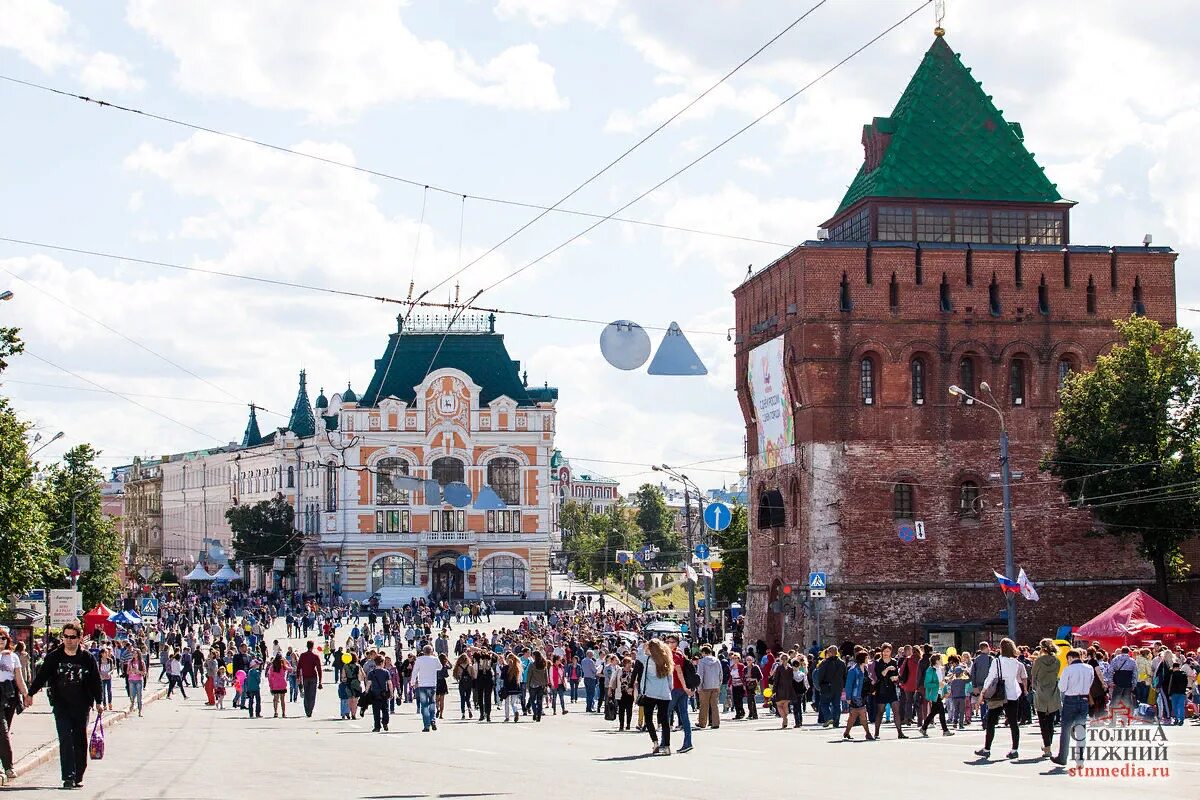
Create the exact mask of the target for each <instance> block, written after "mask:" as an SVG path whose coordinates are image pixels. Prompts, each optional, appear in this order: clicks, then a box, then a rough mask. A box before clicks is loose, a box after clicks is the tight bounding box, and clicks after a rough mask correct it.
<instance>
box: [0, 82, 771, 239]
mask: <svg viewBox="0 0 1200 800" xmlns="http://www.w3.org/2000/svg"><path fill="white" fill-rule="evenodd" d="M0 80H3V81H7V82H9V83H13V84H17V85H20V86H25V87H28V88H30V89H38V90H40V91H43V92H49V93H51V94H56V95H60V96H62V97H69V98H71V99H74V100H82V101H83V102H85V103H91V104H94V105H97V106H100V107H101V108H110V109H114V110H116V111H125V112H127V113H130V114H137V115H138V116H142V117H147V118H149V119H154V120H158V121H159V122H166V123H168V124H171V125H178V126H180V127H182V128H188V129H190V130H194V131H199V132H202V133H209V134H212V135H214V136H221V137H223V138H226V139H232V140H234V141H238V142H243V143H245V144H251V145H254V146H256V147H263V148H266V149H268V150H274V151H276V152H279V153H287V154H289V155H293V156H300V157H301V158H307V159H309V160H311V161H317V162H320V163H322V164H327V165H329V166H332V167H342V168H343V169H349V170H353V171H355V172H360V173H363V174H365V175H370V176H372V177H375V178H382V179H384V180H389V181H395V182H397V183H403V184H407V185H409V186H416V187H419V188H423V189H428V190H430V191H433V192H440V193H442V194H448V195H454V196H456V197H468V198H470V199H472V200H478V201H480V202H482V203H493V204H496V205H504V206H513V207H515V208H528V209H531V210H536V211H543V212H550V211H553V212H555V213H557V214H567V215H570V216H576V217H591V218H593V219H595V218H599V217H600V216H601V215H600V214H596V213H593V212H590V211H581V210H579V209H573V208H559V207H555V206H543V205H539V204H537V203H526V202H523V201H520V200H509V199H505V198H502V197H491V196H489V195H481V194H471V193H470V192H460V191H457V190H455V189H448V188H446V187H444V186H438V185H436V184H434V183H430V182H428V181H421V180H415V179H412V178H404V177H401V176H399V175H393V174H390V173H387V172H382V171H380V170H375V169H369V168H367V167H360V166H358V165H356V164H351V163H348V162H345V161H338V160H337V159H334V158H327V157H325V156H319V155H316V154H314V153H305V152H304V151H302V150H293V149H292V148H290V147H284V146H283V145H278V144H272V143H270V142H265V141H262V140H261V139H254V138H252V137H249V136H241V135H239V134H236V133H229V132H227V131H221V130H217V129H216V128H209V127H207V126H204V125H197V124H195V123H191V122H185V121H183V120H179V119H175V118H173V117H168V116H164V115H162V114H155V113H153V112H151V111H143V110H142V109H138V108H132V107H130V106H123V105H121V104H119V103H113V102H110V101H108V100H101V99H98V98H95V97H89V96H88V95H83V94H77V93H76V92H71V91H68V90H66V89H58V88H55V87H53V86H47V85H45V84H41V83H37V82H35V81H28V80H24V79H21V78H15V77H13V76H11V75H3V74H0ZM613 221H614V222H621V223H624V224H627V225H642V226H645V227H650V228H659V229H663V230H671V231H678V232H680V233H692V234H696V235H699V236H715V237H718V238H722V239H734V240H737V241H742V242H748V243H750V244H763V245H771V246H773V247H789V248H790V247H793V246H794V243H787V242H775V241H771V240H769V239H759V238H756V237H753V236H741V235H739V234H733V233H721V232H718V231H708V230H703V229H698V228H688V227H684V226H680V225H667V224H666V223H662V222H651V221H650V220H643V219H625V218H616V217H614V218H613Z"/></svg>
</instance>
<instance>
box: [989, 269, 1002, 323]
mask: <svg viewBox="0 0 1200 800" xmlns="http://www.w3.org/2000/svg"><path fill="white" fill-rule="evenodd" d="M988 311H989V312H990V313H991V315H992V316H993V317H998V316H1000V284H999V283H997V282H996V273H994V272H993V273H992V282H991V283H990V284H989V285H988Z"/></svg>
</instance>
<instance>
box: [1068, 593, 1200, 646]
mask: <svg viewBox="0 0 1200 800" xmlns="http://www.w3.org/2000/svg"><path fill="white" fill-rule="evenodd" d="M1074 636H1075V638H1077V639H1086V640H1088V641H1089V642H1093V641H1095V642H1099V643H1100V646H1101V647H1103V648H1104V649H1105V650H1109V651H1112V650H1115V649H1116V648H1118V647H1121V646H1122V645H1126V644H1128V645H1140V644H1145V643H1147V642H1151V641H1156V640H1157V641H1161V642H1162V643H1163V644H1167V645H1171V646H1172V647H1174V646H1175V645H1183V646H1184V647H1186V648H1192V647H1198V646H1200V628H1197V627H1196V626H1195V625H1193V624H1192V623H1190V622H1188V621H1187V620H1186V619H1184V618H1183V617H1181V616H1179V615H1178V614H1176V613H1175V612H1174V611H1172V610H1171V609H1169V608H1167V607H1166V606H1164V605H1163V604H1162V603H1160V602H1158V601H1157V600H1155V599H1154V598H1153V597H1151V596H1150V595H1148V594H1146V593H1145V592H1143V591H1142V590H1141V589H1134V590H1133V591H1132V592H1130V593H1129V594H1127V595H1126V596H1125V597H1123V598H1121V599H1120V600H1118V601H1117V602H1116V603H1113V604H1112V605H1111V606H1109V607H1108V608H1106V609H1105V610H1104V611H1102V612H1101V613H1100V614H1099V615H1097V616H1096V617H1095V618H1094V619H1092V620H1090V621H1088V622H1087V623H1085V624H1083V625H1081V626H1080V627H1078V628H1076V629H1075V633H1074Z"/></svg>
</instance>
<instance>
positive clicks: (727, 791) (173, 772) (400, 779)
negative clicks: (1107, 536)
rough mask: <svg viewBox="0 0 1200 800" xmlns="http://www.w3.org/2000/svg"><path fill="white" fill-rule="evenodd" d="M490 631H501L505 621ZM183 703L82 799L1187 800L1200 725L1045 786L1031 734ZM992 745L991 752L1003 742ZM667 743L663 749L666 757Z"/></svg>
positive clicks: (33, 782) (116, 750) (451, 705)
mask: <svg viewBox="0 0 1200 800" xmlns="http://www.w3.org/2000/svg"><path fill="white" fill-rule="evenodd" d="M495 619H496V622H497V624H499V625H503V624H505V623H506V622H508V621H509V620H510V619H512V618H507V617H497V618H495ZM189 697H190V698H191V699H189V700H187V701H179V700H176V699H172V700H170V701H160V702H157V703H154V704H153V705H151V706H149V707H148V708H147V710H146V716H145V718H144V719H143V720H139V721H138V724H136V725H124V726H120V727H118V728H116V729H114V730H113V731H112V733H111V734H110V735H109V737H108V747H107V753H106V755H105V757H104V760H103V761H99V762H93V763H92V764H91V765H90V766H89V769H88V774H87V780H86V786H85V787H84V788H83V789H82V790H79V794H80V795H81V796H85V797H96V798H120V800H139V799H140V798H167V799H168V800H182V799H183V798H205V800H208V799H209V798H212V797H214V796H217V797H230V798H240V797H249V796H251V795H252V794H257V793H265V794H267V795H269V796H291V797H316V796H322V795H327V796H334V797H338V798H347V799H348V798H367V799H368V800H383V799H384V798H423V797H456V796H457V797H468V796H469V797H504V796H523V797H527V796H530V794H532V793H537V794H540V795H542V796H545V797H550V798H559V797H562V798H576V797H582V796H597V793H599V796H613V795H617V796H619V795H620V794H621V793H625V792H634V791H637V792H655V793H664V792H666V793H669V794H670V796H672V797H674V798H693V797H694V798H741V797H747V796H756V795H760V794H762V793H766V792H772V791H776V792H778V791H783V792H788V793H791V792H793V791H794V790H795V788H796V787H797V786H810V787H811V786H821V787H828V788H829V789H830V790H831V791H838V792H841V791H844V790H846V789H847V788H849V787H850V786H851V785H852V784H855V785H858V786H860V787H861V788H862V789H865V790H868V791H871V790H875V789H876V788H878V789H884V790H888V787H891V788H893V789H894V788H897V787H902V786H909V787H917V788H919V789H920V790H922V791H928V790H933V791H934V792H939V791H956V790H957V791H962V790H964V789H965V790H969V791H971V792H972V793H977V792H979V791H984V790H987V789H1000V790H1003V791H1005V792H1006V793H1009V794H1008V795H1007V796H1013V794H1012V793H1014V792H1019V793H1026V792H1038V791H1043V790H1046V789H1049V790H1050V791H1055V790H1061V789H1063V788H1065V787H1067V786H1068V785H1073V786H1078V785H1080V784H1085V785H1086V786H1087V792H1088V796H1089V800H1097V798H1100V799H1103V798H1110V797H1111V798H1117V797H1121V798H1127V797H1128V796H1129V792H1130V790H1134V791H1137V790H1147V789H1148V790H1149V791H1150V792H1152V793H1153V796H1154V797H1155V798H1156V800H1163V799H1164V798H1180V799H1181V800H1182V798H1188V800H1194V798H1195V797H1196V796H1197V789H1196V787H1197V786H1200V726H1196V725H1195V724H1194V723H1189V724H1188V725H1187V726H1186V727H1183V728H1169V729H1166V730H1167V735H1168V737H1169V744H1168V749H1169V758H1170V760H1169V761H1168V762H1166V765H1167V766H1169V767H1170V770H1171V774H1170V777H1169V778H1167V779H1161V778H1159V779H1133V778H1130V779H1112V778H1109V779H1099V778H1070V777H1068V776H1065V775H1062V774H1054V773H1053V772H1052V770H1051V767H1052V765H1051V764H1049V763H1048V762H1047V761H1042V760H1038V759H1036V758H1035V756H1036V755H1037V754H1038V747H1037V743H1036V742H1035V738H1036V733H1035V730H1034V729H1033V728H1024V729H1023V730H1022V736H1023V742H1024V743H1025V747H1024V749H1023V751H1022V755H1023V757H1022V758H1021V759H1019V760H1017V761H1013V762H1008V761H993V762H990V763H986V764H985V763H982V762H981V761H980V760H979V759H977V758H976V757H975V756H974V755H973V752H972V751H973V750H974V749H976V748H977V747H979V746H980V745H981V740H982V733H981V732H980V731H979V730H978V727H976V728H975V729H973V730H970V731H966V732H963V733H960V734H959V735H957V736H954V737H949V738H943V737H941V736H934V737H931V738H929V739H920V738H917V739H910V740H906V741H898V740H896V739H895V738H894V734H888V733H885V734H884V740H883V741H880V742H877V743H867V742H864V741H861V740H860V741H855V742H842V741H841V737H840V732H834V731H828V730H822V729H817V728H815V727H812V726H811V725H810V726H806V727H804V728H802V729H800V730H794V729H792V728H788V729H787V730H780V729H779V728H778V721H777V720H776V719H774V718H773V717H769V716H763V717H762V718H760V719H759V720H758V721H757V722H745V721H743V722H731V721H726V722H724V723H723V724H722V726H721V728H720V729H719V730H715V731H713V730H707V731H697V732H696V733H695V735H694V743H695V750H694V751H692V752H691V753H687V754H678V753H677V754H675V755H672V756H670V757H655V756H651V755H649V749H650V745H649V739H648V737H647V736H646V735H645V734H641V733H618V732H616V730H615V723H607V722H605V721H604V719H603V717H602V715H599V714H586V713H582V708H583V704H582V702H580V703H579V704H578V705H576V706H574V707H573V710H574V712H575V713H570V714H568V715H566V716H552V715H551V716H547V717H546V718H545V719H544V720H543V721H542V722H541V723H533V722H531V721H528V718H526V717H522V719H521V722H520V723H517V724H511V723H510V724H504V723H502V722H493V723H491V724H490V725H488V724H480V723H478V722H476V721H461V720H460V719H459V712H458V702H457V693H456V692H455V691H454V690H453V687H452V689H451V693H450V695H448V696H447V699H446V717H445V719H444V720H443V721H442V722H441V723H440V725H439V730H438V731H436V732H432V733H422V732H421V724H420V716H419V715H418V714H416V713H415V710H414V708H413V706H412V705H411V704H409V705H406V706H404V710H403V711H402V712H400V713H398V714H397V715H396V716H394V717H393V720H392V724H391V731H390V732H388V733H381V734H376V733H373V732H372V731H371V721H370V719H369V718H367V719H363V720H354V721H343V720H339V719H337V718H336V717H337V713H338V702H337V696H336V692H335V690H334V688H333V685H332V681H331V682H329V683H327V684H326V688H325V690H324V691H323V692H322V693H321V696H320V697H319V699H318V701H317V712H316V714H315V715H314V717H313V718H312V719H306V718H305V717H304V716H303V712H302V709H300V708H298V707H295V708H292V709H290V711H292V712H293V713H294V714H298V715H299V716H298V717H296V716H292V714H289V718H288V719H273V718H272V717H271V716H270V713H271V712H270V709H269V699H268V701H267V703H266V704H265V706H266V707H265V711H266V716H264V717H263V718H261V719H249V718H247V717H246V716H245V715H244V713H242V712H238V711H235V710H232V709H228V708H227V709H226V710H224V711H215V710H213V709H210V708H206V707H205V706H204V705H203V702H204V701H203V693H202V692H195V693H189ZM231 697H232V695H230V697H229V698H227V699H231ZM502 718H503V712H502V711H501V712H500V713H499V714H496V713H493V719H502ZM999 733H1000V736H1001V737H1002V738H1001V742H1002V744H1000V745H999V746H997V747H996V748H995V751H994V752H996V753H997V754H998V755H999V754H1000V753H1001V752H1002V750H1003V748H1004V744H1006V743H1007V740H1006V738H1003V737H1004V736H1005V733H1004V732H999ZM675 736H676V737H679V736H680V734H678V733H676V734H675ZM889 736H892V737H893V738H889ZM859 738H860V739H861V736H860V737H859ZM680 741H681V740H680V739H679V738H675V739H674V740H673V742H672V743H673V745H674V746H675V747H676V748H677V747H678V746H679V743H680ZM1159 766H1162V764H1159ZM58 785H59V782H58V768H57V762H55V763H53V764H51V765H47V766H46V767H44V768H42V769H40V770H38V771H36V772H34V773H32V774H31V775H29V776H26V777H24V778H22V779H21V780H20V781H19V782H17V783H15V784H13V785H12V786H11V787H10V788H9V789H7V790H5V791H20V792H21V795H20V796H22V797H29V798H36V797H40V796H42V795H46V796H49V793H50V792H51V791H54V792H59V791H61V790H59V789H58V788H57V787H58ZM43 790H44V791H43ZM60 796H61V795H60Z"/></svg>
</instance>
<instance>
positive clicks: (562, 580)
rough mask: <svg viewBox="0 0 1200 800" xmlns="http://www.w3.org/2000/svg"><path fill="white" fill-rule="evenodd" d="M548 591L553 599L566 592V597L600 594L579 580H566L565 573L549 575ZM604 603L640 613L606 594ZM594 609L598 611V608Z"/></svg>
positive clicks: (617, 598) (606, 605)
mask: <svg viewBox="0 0 1200 800" xmlns="http://www.w3.org/2000/svg"><path fill="white" fill-rule="evenodd" d="M550 591H551V593H552V594H553V596H554V597H558V593H559V592H567V593H568V595H574V594H591V595H597V596H598V595H599V594H600V589H599V588H597V587H596V586H593V585H592V584H590V583H587V582H585V581H582V580H580V579H579V578H574V579H568V578H567V574H566V573H565V572H551V573H550ZM604 603H605V607H615V608H616V609H617V610H618V611H638V612H640V611H641V609H640V608H634V607H633V606H631V605H629V604H628V603H626V602H625V601H624V600H622V599H621V598H619V597H617V596H616V595H613V594H610V593H608V592H605V593H604ZM595 608H596V609H597V610H598V609H599V607H598V606H596V607H595Z"/></svg>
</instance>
